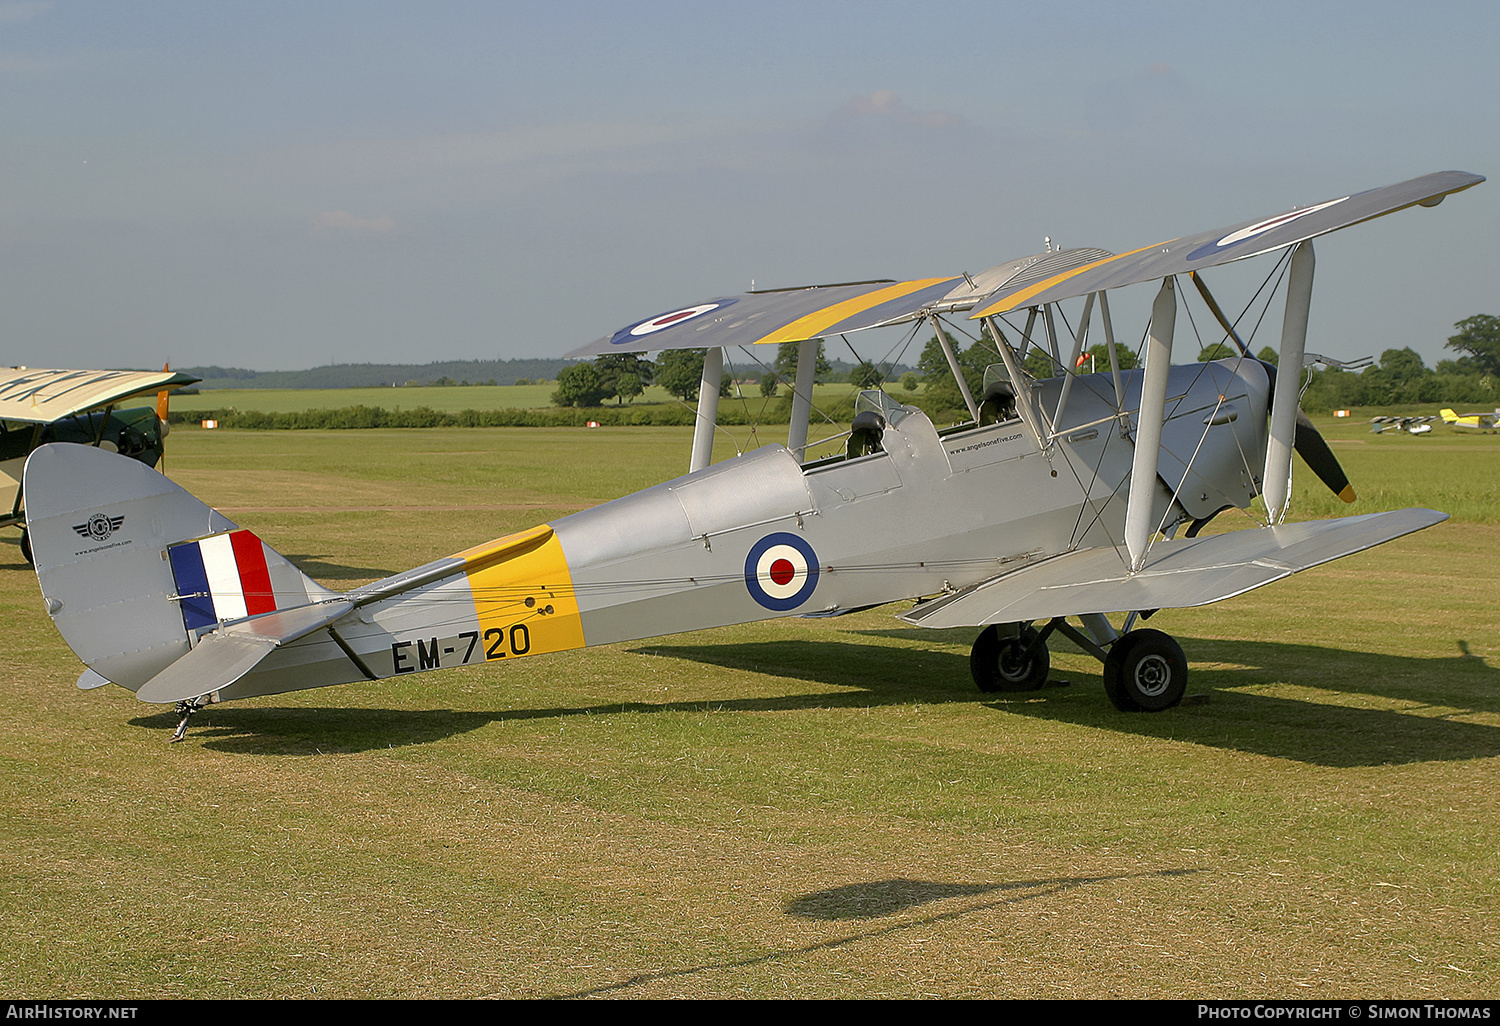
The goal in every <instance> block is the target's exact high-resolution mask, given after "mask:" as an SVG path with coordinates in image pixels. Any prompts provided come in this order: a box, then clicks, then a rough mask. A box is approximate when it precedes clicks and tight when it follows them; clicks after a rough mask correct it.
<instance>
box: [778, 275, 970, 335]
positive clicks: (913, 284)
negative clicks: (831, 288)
mask: <svg viewBox="0 0 1500 1026" xmlns="http://www.w3.org/2000/svg"><path fill="white" fill-rule="evenodd" d="M957 280H958V279H957V278H923V279H921V280H920V281H903V282H897V283H896V284H895V285H890V286H887V287H886V288H883V289H876V290H875V291H874V292H866V293H865V294H864V295H862V296H855V297H854V298H853V299H846V300H844V301H843V302H842V303H835V304H833V305H832V306H825V307H824V308H823V309H821V310H815V311H813V312H812V313H810V314H808V315H807V316H806V317H799V318H798V319H797V320H795V321H793V322H792V323H790V324H788V325H785V326H784V327H781V328H778V329H777V330H775V331H773V332H771V333H770V334H769V335H767V336H765V337H764V338H758V339H756V340H755V344H756V345H769V344H771V343H781V342H802V341H805V340H806V339H810V338H817V337H818V336H819V335H820V334H822V333H823V332H824V331H826V330H828V329H829V328H831V327H833V326H834V325H835V324H838V323H839V322H841V321H845V320H848V319H849V318H850V317H853V316H854V315H855V314H858V313H863V312H864V311H866V310H869V309H871V308H873V307H877V306H879V305H880V304H881V303H889V302H890V301H891V300H893V299H900V298H901V297H902V296H909V295H911V294H912V293H913V292H919V291H921V290H922V289H925V288H927V287H928V286H931V285H936V284H938V283H939V282H944V281H957Z"/></svg>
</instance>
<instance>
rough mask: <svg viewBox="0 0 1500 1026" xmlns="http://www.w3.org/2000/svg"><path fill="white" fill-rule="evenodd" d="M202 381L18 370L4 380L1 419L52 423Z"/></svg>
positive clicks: (167, 375)
mask: <svg viewBox="0 0 1500 1026" xmlns="http://www.w3.org/2000/svg"><path fill="white" fill-rule="evenodd" d="M3 373H4V372H0V374H3ZM198 380H199V379H198V378H195V377H193V376H192V375H190V374H178V373H176V372H174V371H92V370H38V369H35V368H28V369H20V368H15V369H12V370H11V373H10V374H9V375H8V376H5V377H0V420H19V421H25V422H28V423H34V424H50V423H52V422H53V421H54V420H58V419H60V418H62V417H67V416H71V415H72V414H75V413H83V412H84V411H86V410H96V409H98V408H100V407H102V406H109V405H111V404H113V403H117V402H120V401H121V400H123V399H129V398H130V397H131V396H136V395H142V394H145V393H148V392H160V391H164V390H170V389H174V388H181V387H183V386H184V385H191V384H194V383H196V382H197V381H198Z"/></svg>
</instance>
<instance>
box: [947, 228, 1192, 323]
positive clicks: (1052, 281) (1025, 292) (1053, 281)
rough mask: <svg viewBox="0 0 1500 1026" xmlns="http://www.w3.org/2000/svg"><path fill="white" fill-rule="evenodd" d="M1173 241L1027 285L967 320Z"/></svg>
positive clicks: (1012, 305)
mask: <svg viewBox="0 0 1500 1026" xmlns="http://www.w3.org/2000/svg"><path fill="white" fill-rule="evenodd" d="M1175 241H1176V240H1175V239H1168V240H1167V241H1166V242H1157V243H1153V244H1152V245H1150V246H1142V247H1141V248H1140V249H1132V250H1131V251H1130V252H1129V253H1116V254H1115V255H1114V256H1111V257H1104V258H1103V259H1101V260H1095V261H1094V262H1093V263H1091V264H1084V265H1083V266H1082V267H1075V268H1073V269H1072V270H1071V271H1063V272H1062V273H1061V274H1054V275H1053V276H1052V277H1050V278H1048V279H1046V280H1045V281H1039V282H1037V283H1036V284H1035V285H1028V286H1027V287H1026V288H1024V289H1022V290H1021V291H1020V292H1017V293H1015V294H1013V295H1009V296H1006V297H1005V298H1004V299H1002V300H1000V301H999V302H997V303H991V304H990V305H989V306H987V307H985V308H984V309H983V310H979V311H977V312H975V313H972V314H970V315H969V320H971V321H972V320H978V319H979V318H981V317H989V316H991V315H993V314H1002V313H1008V312H1009V311H1011V310H1014V309H1016V308H1017V307H1020V306H1025V305H1026V301H1027V300H1028V299H1030V298H1031V297H1032V296H1036V295H1040V294H1041V293H1043V292H1045V291H1047V290H1048V289H1050V288H1052V286H1054V285H1061V284H1062V283H1063V282H1065V281H1067V280H1068V279H1070V278H1076V277H1077V276H1078V275H1080V274H1082V273H1083V272H1085V271H1092V270H1093V269H1094V268H1096V267H1103V266H1104V265H1105V264H1107V263H1110V262H1111V261H1114V260H1123V259H1125V258H1126V257H1128V256H1135V255H1136V254H1137V253H1144V252H1146V250H1148V249H1155V248H1156V247H1157V246H1165V245H1166V244H1167V242H1175Z"/></svg>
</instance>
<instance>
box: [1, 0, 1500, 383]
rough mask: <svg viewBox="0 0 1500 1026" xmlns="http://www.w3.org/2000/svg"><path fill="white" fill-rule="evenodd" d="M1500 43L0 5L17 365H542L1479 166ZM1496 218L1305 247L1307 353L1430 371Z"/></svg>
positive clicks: (1470, 19) (759, 10)
mask: <svg viewBox="0 0 1500 1026" xmlns="http://www.w3.org/2000/svg"><path fill="white" fill-rule="evenodd" d="M1497 39H1500V4H1494V3H1492V2H1491V3H1429V4H1422V5H1419V4H1416V3H1409V4H1408V3H1380V2H1370V3H1309V2H1303V3H1275V2H1272V3H1256V4H1241V5H1214V4H1203V3H1151V4H1133V3H1108V4H1106V3H1047V4H1035V3H1028V4H1005V3H996V2H990V3H969V2H963V0H954V2H947V3H943V4H933V5H921V4H911V3H905V4H886V3H878V2H877V3H816V2H808V3H801V4H780V3H761V4H754V5H748V4H736V5H729V4H722V5H718V4H709V3H693V4H688V3H650V2H635V3H569V2H566V0H554V2H551V3H545V4H542V3H538V4H530V3H496V2H490V3H456V2H454V3H441V2H437V3H423V4H416V3H396V2H373V0H372V2H359V3H352V2H350V3H346V2H302V3H277V2H257V3H231V2H217V3H209V2H204V3H187V2H182V3H178V2H157V3H151V2H141V3H109V2H82V0H78V2H74V0H54V2H50V3H49V2H25V0H18V2H5V0H0V97H3V102H0V309H3V310H4V311H5V328H4V331H5V335H4V351H3V353H0V356H3V361H0V362H5V363H23V364H29V365H32V366H150V365H154V364H160V363H161V362H162V361H163V360H166V359H171V360H172V361H173V363H174V364H177V365H202V364H210V363H217V364H222V365H231V366H244V367H253V368H257V369H294V368H300V367H309V366H313V365H317V364H322V363H328V362H366V361H370V362H387V361H403V362H404V361H415V362H426V361H429V360H438V359H472V358H485V359H488V358H496V357H500V358H510V357H518V356H536V355H560V354H561V353H563V352H565V351H567V350H569V349H571V348H573V347H575V346H578V345H581V344H583V343H585V342H588V341H591V340H592V339H594V338H597V337H599V336H601V335H604V334H607V333H609V332H610V331H612V330H614V329H615V328H617V327H619V326H621V325H623V324H625V323H628V322H630V321H633V320H637V319H640V318H642V317H645V316H649V315H651V314H653V313H656V312H660V311H662V310H666V309H671V308H674V307H677V306H682V305H686V304H688V303H691V302H696V301H698V300H701V299H704V298H707V297H711V296H717V295H722V294H726V293H733V292H737V291H741V290H743V289H745V288H748V287H749V286H750V284H751V282H752V281H754V282H755V283H756V285H757V286H758V287H775V286H787V285H797V284H811V283H816V282H826V281H848V280H854V279H861V278H869V277H907V276H913V277H920V276H929V275H936V274H953V273H957V272H959V271H965V270H967V271H971V272H977V271H979V270H982V269H983V268H985V267H988V266H990V265H991V264H995V263H998V262H1000V261H1002V260H1005V259H1008V258H1011V257H1015V256H1019V255H1022V254H1025V253H1030V252H1035V251H1037V250H1039V249H1041V248H1042V239H1043V237H1044V236H1051V237H1052V238H1053V239H1054V240H1056V241H1057V242H1059V243H1061V244H1062V245H1065V246H1083V245H1091V246H1100V247H1104V248H1107V249H1111V250H1115V251H1123V250H1127V249H1134V248H1136V247H1138V246H1142V245H1146V244H1148V243H1151V242H1155V241H1160V240H1164V239H1168V238H1172V237H1175V236H1178V235H1184V234H1189V233H1192V232H1197V231H1202V230H1206V229H1210V228H1213V227H1216V226H1219V225H1229V224H1232V223H1235V222H1238V221H1243V220H1248V219H1251V218H1256V217H1260V216H1263V215H1269V214H1272V213H1276V212H1279V211H1281V210H1283V209H1286V208H1287V207H1290V206H1292V205H1294V204H1304V203H1312V202H1317V201H1321V200H1325V199H1329V198H1333V197H1335V196H1340V195H1344V194H1346V193H1348V192H1351V191H1356V190H1360V189H1366V188H1371V187H1374V186H1377V185H1384V184H1388V183H1391V182H1396V181H1400V180H1403V179H1406V178H1410V177H1414V176H1416V175H1418V174H1423V173H1426V172H1428V171H1436V170H1444V169H1449V168H1459V169H1463V170H1468V171H1474V172H1477V173H1479V174H1493V173H1495V172H1497V171H1500V160H1497V159H1496V157H1497V153H1500V133H1497V131H1496V130H1497V128H1500V124H1497V121H1500V116H1497V113H1496V110H1497V108H1496V98H1497V93H1500V90H1497V85H1500V71H1497V70H1496V62H1495V61H1494V59H1493V49H1494V45H1495V43H1496V41H1497ZM1497 229H1500V184H1496V183H1488V184H1485V185H1482V186H1480V187H1478V188H1477V189H1474V190H1471V191H1469V192H1466V193H1464V194H1462V195H1459V196H1456V197H1453V198H1452V199H1450V200H1449V201H1448V202H1445V203H1444V204H1443V205H1441V206H1440V207H1438V208H1436V209H1434V210H1421V209H1418V210H1410V211H1403V212H1401V213H1398V214H1396V215H1394V216H1392V217H1390V218H1387V219H1385V220H1382V221H1377V222H1373V223H1371V224H1368V225H1363V226H1358V227H1355V228H1352V229H1349V230H1347V231H1345V232H1342V233H1339V234H1336V235H1333V236H1329V237H1327V238H1325V239H1322V240H1319V242H1318V244H1317V249H1318V258H1319V259H1318V271H1317V284H1316V286H1315V290H1314V299H1313V318H1312V325H1311V329H1310V336H1309V340H1308V347H1309V348H1310V349H1312V350H1315V351H1318V352H1323V353H1327V354H1329V355H1333V356H1340V357H1345V358H1348V357H1354V356H1359V355H1363V354H1367V353H1369V354H1376V355H1378V354H1379V353H1380V352H1381V351H1382V350H1384V349H1387V348H1392V347H1401V346H1411V347H1412V348H1414V349H1416V350H1417V351H1418V352H1419V353H1421V354H1422V355H1423V357H1424V358H1425V359H1426V360H1427V361H1428V363H1429V365H1430V364H1432V363H1434V362H1435V361H1436V360H1437V359H1439V358H1441V357H1442V356H1444V355H1445V351H1444V350H1443V348H1442V343H1443V341H1444V339H1445V338H1446V336H1447V335H1448V334H1450V333H1451V331H1452V327H1451V326H1452V324H1453V322H1455V321H1457V320H1459V319H1461V318H1463V317H1466V316H1469V315H1471V314H1475V313H1485V312H1489V313H1500V301H1497V297H1496V295H1495V292H1496V274H1495V270H1494V264H1493V258H1492V257H1491V255H1490V253H1489V250H1488V242H1489V241H1490V240H1491V239H1492V238H1494V237H1495V235H1496V232H1497ZM1266 269H1267V268H1266V266H1264V263H1263V262H1261V263H1259V264H1257V262H1251V263H1249V264H1246V265H1235V266H1233V267H1230V268H1225V269H1221V270H1219V271H1218V272H1217V273H1216V274H1215V275H1214V276H1213V277H1212V278H1211V279H1210V280H1211V282H1212V283H1213V284H1214V286H1215V289H1216V291H1218V292H1219V293H1220V294H1221V299H1223V300H1224V301H1225V305H1226V306H1235V305H1237V301H1241V302H1242V301H1243V298H1248V296H1249V295H1250V293H1252V292H1253V291H1254V289H1255V287H1256V286H1257V285H1258V284H1259V283H1260V280H1261V278H1262V276H1263V275H1264V273H1265V271H1266ZM1134 291H1138V292H1141V293H1142V297H1141V298H1140V299H1138V300H1130V299H1125V298H1124V297H1122V309H1123V312H1124V313H1125V314H1129V313H1131V312H1133V311H1143V310H1144V309H1145V306H1146V305H1147V304H1148V303H1149V299H1150V294H1151V289H1150V287H1149V286H1140V287H1137V289H1136V290H1134ZM1242 297H1243V298H1242ZM1132 303H1134V305H1132ZM1119 319H1120V317H1119V316H1117V321H1118V320H1119ZM1275 320H1278V318H1268V324H1269V323H1271V322H1272V321H1275ZM1140 326H1141V325H1140V323H1139V320H1137V321H1136V322H1135V323H1134V324H1132V325H1131V326H1130V327H1129V328H1128V329H1127V328H1122V329H1121V334H1122V335H1131V334H1133V333H1138V331H1139V328H1140ZM1258 341H1272V339H1271V337H1270V336H1262V337H1261V338H1260V339H1258ZM856 344H858V340H857V337H856ZM872 345H874V346H876V347H877V348H879V349H880V350H881V351H884V348H885V346H884V344H883V343H881V344H875V343H872ZM835 355H837V353H836V354H835Z"/></svg>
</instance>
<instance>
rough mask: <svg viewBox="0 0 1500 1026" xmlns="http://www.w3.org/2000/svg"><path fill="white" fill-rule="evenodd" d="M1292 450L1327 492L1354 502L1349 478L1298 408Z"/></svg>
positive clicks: (1321, 436)
mask: <svg viewBox="0 0 1500 1026" xmlns="http://www.w3.org/2000/svg"><path fill="white" fill-rule="evenodd" d="M1292 448H1293V449H1296V450H1297V455H1298V456H1301V457H1302V460H1303V462H1305V463H1306V464H1307V465H1308V466H1309V467H1311V468H1312V472H1313V473H1314V474H1317V475H1318V480H1319V481H1322V482H1323V483H1324V484H1326V485H1327V486H1328V490H1329V491H1331V492H1333V494H1335V495H1337V496H1338V497H1339V498H1340V499H1343V500H1344V501H1345V502H1353V501H1354V499H1355V494H1354V486H1353V485H1351V484H1350V483H1349V476H1348V475H1347V474H1345V473H1344V468H1343V467H1341V466H1339V461H1338V459H1337V458H1336V457H1335V456H1334V455H1333V450H1332V449H1330V448H1328V443H1327V442H1325V441H1324V440H1323V435H1322V434H1321V433H1320V432H1319V431H1318V429H1317V428H1316V427H1314V426H1313V422H1312V421H1311V420H1310V419H1308V416H1307V414H1305V413H1303V412H1302V407H1300V406H1299V407H1297V432H1296V434H1295V435H1294V436H1293V438H1292Z"/></svg>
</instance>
